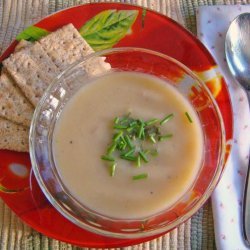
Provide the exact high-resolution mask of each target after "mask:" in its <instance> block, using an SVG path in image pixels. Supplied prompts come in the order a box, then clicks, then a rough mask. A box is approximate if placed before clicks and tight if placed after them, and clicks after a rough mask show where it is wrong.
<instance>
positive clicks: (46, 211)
mask: <svg viewBox="0 0 250 250" xmlns="http://www.w3.org/2000/svg"><path fill="white" fill-rule="evenodd" d="M104 10H109V11H111V10H113V13H114V15H113V17H114V20H115V18H116V17H117V16H119V15H116V14H117V11H118V10H122V12H119V13H120V14H121V16H123V17H124V16H125V20H124V23H123V25H120V22H121V21H120V22H114V23H113V26H112V27H113V28H114V29H115V30H116V31H117V30H118V29H121V30H120V31H121V32H120V34H123V35H120V36H119V34H118V33H119V32H118V33H116V37H115V38H116V39H113V38H114V37H112V36H111V38H110V37H108V38H107V37H106V38H105V39H108V42H109V41H111V40H112V41H113V43H112V42H111V43H108V45H107V47H110V46H113V47H121V46H133V47H143V48H148V49H152V50H155V51H159V52H162V53H165V54H167V55H169V56H172V57H174V58H176V59H177V60H179V61H180V62H182V63H183V64H185V65H186V66H188V67H189V68H190V69H191V70H193V71H195V72H196V73H197V74H198V75H199V76H200V78H201V79H202V80H203V81H204V82H206V84H207V86H208V87H209V88H210V90H211V92H212V93H213V95H214V97H215V98H216V100H217V102H218V104H219V107H220V110H221V113H222V116H223V119H224V123H225V127H226V139H227V142H229V140H230V139H232V108H231V104H230V99H229V94H228V90H227V87H226V84H225V82H224V80H223V78H222V77H221V76H220V74H219V72H218V67H217V65H216V64H215V62H214V60H213V58H212V57H211V55H210V54H209V53H208V51H207V50H206V49H205V47H204V46H203V45H202V44H201V42H200V41H199V40H198V39H197V38H195V37H194V36H193V35H192V34H191V33H189V32H188V31H187V30H185V29H184V28H183V27H182V26H180V25H179V24H178V23H176V22H175V21H173V20H172V19H170V18H168V17H166V16H163V15H160V14H158V13H155V12H153V11H150V10H145V9H142V8H140V7H137V6H131V5H124V4H113V3H112V4H111V3H108V4H107V3H106V4H105V3H98V4H87V5H81V6H76V7H73V8H69V9H66V10H63V11H60V12H57V13H55V14H53V15H51V16H49V17H46V18H44V19H43V20H42V21H40V22H38V23H37V24H35V26H36V27H39V28H42V29H45V30H47V31H54V30H56V29H58V28H60V27H61V26H63V25H65V24H68V23H73V24H74V26H75V27H76V28H78V29H80V28H81V27H83V26H84V25H85V24H86V22H87V21H89V20H93V19H92V18H93V17H95V18H98V17H103V16H104V15H105V13H107V12H103V11H104ZM131 10H135V11H131ZM100 12H102V13H101V14H100V15H99V16H98V17H96V15H97V14H99V13H100ZM115 13H116V14H115ZM120 20H121V19H120ZM115 21H116V20H115ZM121 26H123V27H124V26H125V28H126V29H125V30H124V29H123V28H121ZM85 27H86V26H85ZM97 28H102V29H103V26H102V27H100V26H98V27H97ZM39 31H40V29H39ZM27 33H29V31H27ZM117 34H118V35H117ZM95 39H96V38H95V37H94V38H93V36H92V37H91V36H90V37H86V40H87V41H88V42H89V43H90V44H91V43H92V44H95V43H96V44H97V45H96V47H95V49H101V48H102V47H100V44H99V45H98V41H99V40H97V42H96V40H95ZM16 44H17V42H16V41H15V42H13V43H12V44H11V45H10V47H9V48H8V49H7V50H6V51H5V52H4V54H3V55H2V56H1V58H0V61H2V60H3V59H4V58H6V57H8V56H9V55H10V53H11V52H13V49H14V48H15V46H16ZM101 44H102V43H101ZM227 145H228V146H227V147H228V148H227V155H228V154H229V151H230V144H229V143H227ZM0 159H1V163H0V197H1V198H2V199H3V200H4V201H5V202H6V203H7V204H8V206H9V207H10V208H11V209H12V210H13V211H14V212H15V213H16V214H17V215H18V216H19V217H20V218H21V219H22V220H23V221H24V222H26V223H27V224H29V225H30V226H31V227H32V228H34V229H36V230H37V231H39V232H41V233H43V234H45V235H47V236H49V237H52V238H55V239H57V240H61V241H65V242H68V243H71V244H74V245H78V246H84V247H110V248H111V247H122V246H128V245H133V244H139V243H141V242H143V241H147V240H150V239H152V238H154V237H148V238H144V239H131V240H130V239H114V238H108V237H103V236H100V235H96V234H93V233H90V232H87V231H85V230H83V229H81V228H79V227H77V226H75V225H74V224H72V223H71V222H69V221H68V220H66V219H65V218H64V217H62V215H60V214H59V213H58V212H57V211H56V210H55V209H54V208H53V207H52V206H51V205H50V203H49V202H48V201H47V200H46V198H45V196H44V195H43V193H42V192H41V190H40V188H39V187H38V185H37V182H36V180H35V178H34V175H33V174H32V172H31V171H30V170H31V163H30V160H29V155H28V154H25V153H16V152H11V151H5V150H2V151H0Z"/></svg>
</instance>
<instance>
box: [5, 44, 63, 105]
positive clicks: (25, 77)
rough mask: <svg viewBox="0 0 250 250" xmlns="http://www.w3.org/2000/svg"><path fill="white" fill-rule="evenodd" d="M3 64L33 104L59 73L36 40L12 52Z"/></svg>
mask: <svg viewBox="0 0 250 250" xmlns="http://www.w3.org/2000/svg"><path fill="white" fill-rule="evenodd" d="M3 65H4V67H5V68H6V70H7V71H8V73H9V74H10V75H11V77H12V78H13V79H14V80H15V82H16V84H17V85H18V86H19V88H20V89H21V90H22V92H23V93H24V94H25V96H26V97H27V98H28V100H29V101H30V102H31V103H32V104H33V105H34V106H36V105H37V103H38V102H39V100H40V98H41V97H42V95H43V93H44V91H45V90H46V88H47V87H48V86H49V84H51V82H52V81H53V79H54V78H55V77H56V76H57V75H58V74H59V71H58V68H57V67H56V66H55V64H54V63H53V62H52V61H51V59H50V57H48V55H47V54H46V52H45V51H44V50H43V48H42V47H41V45H40V44H39V43H37V42H36V43H34V44H32V45H30V46H27V47H25V48H23V49H21V50H20V51H18V52H16V53H14V54H12V55H11V56H10V57H9V58H7V59H6V60H4V61H3Z"/></svg>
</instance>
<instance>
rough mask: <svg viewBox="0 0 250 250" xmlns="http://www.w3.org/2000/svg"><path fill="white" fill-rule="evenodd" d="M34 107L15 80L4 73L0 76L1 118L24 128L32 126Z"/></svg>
mask: <svg viewBox="0 0 250 250" xmlns="http://www.w3.org/2000/svg"><path fill="white" fill-rule="evenodd" d="M33 112H34V107H33V106H32V105H31V104H30V103H29V101H28V100H27V99H26V98H25V97H24V95H23V93H22V92H21V91H20V89H19V88H18V87H17V86H15V83H14V82H13V80H12V79H11V78H10V77H9V76H8V75H7V73H5V72H3V73H2V75H1V76H0V116H2V117H4V118H6V119H8V120H10V121H13V122H15V123H18V124H22V125H24V126H30V123H31V120H32V116H33Z"/></svg>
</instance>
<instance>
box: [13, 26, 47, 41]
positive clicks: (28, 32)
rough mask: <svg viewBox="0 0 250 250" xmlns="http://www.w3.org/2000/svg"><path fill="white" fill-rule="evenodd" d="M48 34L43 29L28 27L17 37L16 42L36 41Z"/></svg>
mask: <svg viewBox="0 0 250 250" xmlns="http://www.w3.org/2000/svg"><path fill="white" fill-rule="evenodd" d="M48 34H49V32H48V31H47V30H45V29H41V28H38V27H36V26H30V27H28V28H27V29H25V30H24V31H23V32H21V33H20V34H19V35H18V36H17V37H16V40H17V41H20V40H22V39H24V40H27V41H31V42H34V41H37V40H38V39H40V38H42V37H43V36H46V35H48Z"/></svg>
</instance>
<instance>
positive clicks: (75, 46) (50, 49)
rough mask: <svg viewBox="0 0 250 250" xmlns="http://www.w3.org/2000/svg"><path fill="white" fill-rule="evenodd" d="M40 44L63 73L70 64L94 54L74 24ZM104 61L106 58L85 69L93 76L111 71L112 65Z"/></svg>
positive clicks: (43, 39) (99, 59)
mask: <svg viewBox="0 0 250 250" xmlns="http://www.w3.org/2000/svg"><path fill="white" fill-rule="evenodd" d="M39 42H40V44H41V46H42V47H43V48H44V50H45V51H46V52H47V54H48V55H49V56H50V57H51V59H52V61H53V62H54V63H55V64H56V66H57V67H58V68H59V69H60V71H61V72H62V71H63V70H65V69H66V68H67V67H68V66H69V65H70V64H72V63H75V62H77V61H78V60H81V59H83V58H84V57H85V56H86V55H89V54H91V53H93V52H94V50H93V49H92V48H91V47H90V46H89V44H88V43H87V42H86V41H85V40H84V39H83V38H82V36H81V35H80V33H79V32H78V31H77V29H76V28H75V27H74V26H73V24H68V25H65V26H63V27H62V28H60V29H58V30H56V31H55V32H52V33H50V34H49V35H47V36H45V37H43V38H42V39H41V40H40V41H39ZM104 60H105V58H96V59H94V60H93V62H91V63H90V64H89V65H87V66H84V68H85V70H86V71H87V72H88V73H91V74H93V73H99V72H103V71H106V70H107V69H110V65H109V64H108V63H105V62H104Z"/></svg>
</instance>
